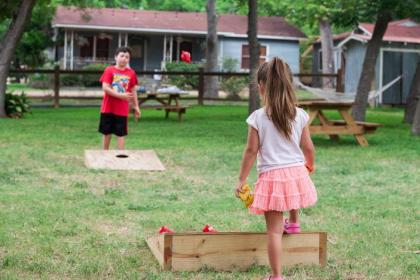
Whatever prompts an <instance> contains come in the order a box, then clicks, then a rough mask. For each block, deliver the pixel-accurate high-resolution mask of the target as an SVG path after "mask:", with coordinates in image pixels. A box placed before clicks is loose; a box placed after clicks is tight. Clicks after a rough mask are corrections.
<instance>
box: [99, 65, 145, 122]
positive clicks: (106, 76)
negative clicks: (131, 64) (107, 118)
mask: <svg viewBox="0 0 420 280" xmlns="http://www.w3.org/2000/svg"><path fill="white" fill-rule="evenodd" d="M99 81H101V82H102V83H107V84H110V85H111V87H112V89H113V90H114V91H115V92H117V93H125V92H131V90H132V89H133V87H134V86H136V85H137V75H136V72H134V70H133V69H131V68H128V67H126V68H125V69H124V70H120V69H118V68H117V67H116V66H108V67H107V68H105V70H104V73H103V74H102V76H101V78H100V79H99ZM128 112H129V103H128V101H126V100H122V99H119V98H116V97H113V96H110V95H108V94H107V93H106V92H104V99H103V100H102V106H101V113H112V114H114V115H117V116H123V117H126V116H128Z"/></svg>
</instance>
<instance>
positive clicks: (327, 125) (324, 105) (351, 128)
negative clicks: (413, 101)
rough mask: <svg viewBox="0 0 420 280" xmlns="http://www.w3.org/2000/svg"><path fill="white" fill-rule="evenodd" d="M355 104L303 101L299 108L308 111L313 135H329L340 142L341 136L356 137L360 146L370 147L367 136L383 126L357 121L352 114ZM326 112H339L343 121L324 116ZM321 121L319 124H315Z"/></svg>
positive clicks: (300, 102) (299, 103)
mask: <svg viewBox="0 0 420 280" xmlns="http://www.w3.org/2000/svg"><path fill="white" fill-rule="evenodd" d="M353 104H354V102H330V101H321V100H303V101H299V102H298V106H300V107H303V108H305V109H307V110H308V114H309V125H310V126H309V129H310V132H311V133H312V134H324V135H328V136H329V137H330V139H332V140H339V135H354V137H355V138H356V141H357V143H359V145H360V146H368V145H369V144H368V141H367V140H366V138H365V134H368V133H374V132H375V130H376V129H377V128H378V127H380V126H382V125H381V124H378V123H368V122H359V121H355V120H354V119H353V117H352V116H351V114H350V110H351V107H352V106H353ZM326 110H333V111H338V112H339V113H340V115H341V117H342V118H343V119H342V120H330V119H328V118H327V117H326V115H325V114H324V111H326ZM316 119H319V123H316V122H314V121H315V120H316Z"/></svg>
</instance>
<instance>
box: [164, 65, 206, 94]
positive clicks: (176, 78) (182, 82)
mask: <svg viewBox="0 0 420 280" xmlns="http://www.w3.org/2000/svg"><path fill="white" fill-rule="evenodd" d="M200 67H202V64H199V63H185V62H171V63H166V70H167V71H177V72H183V71H185V72H198V69H199V68H200ZM168 79H169V83H171V84H174V85H176V86H177V87H179V88H181V89H187V88H192V89H197V88H198V76H197V75H194V76H191V75H170V76H169V77H168Z"/></svg>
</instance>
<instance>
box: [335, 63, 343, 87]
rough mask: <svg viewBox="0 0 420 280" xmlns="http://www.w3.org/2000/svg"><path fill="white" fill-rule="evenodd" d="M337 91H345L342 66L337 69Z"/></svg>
mask: <svg viewBox="0 0 420 280" xmlns="http://www.w3.org/2000/svg"><path fill="white" fill-rule="evenodd" d="M335 91H336V92H344V84H343V69H342V68H340V69H338V70H337V81H336V85H335Z"/></svg>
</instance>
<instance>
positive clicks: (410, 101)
mask: <svg viewBox="0 0 420 280" xmlns="http://www.w3.org/2000/svg"><path fill="white" fill-rule="evenodd" d="M418 98H420V60H419V62H418V63H417V67H416V73H415V74H414V78H413V81H412V82H411V89H410V95H409V96H408V98H407V104H406V106H405V113H404V121H405V122H406V123H410V124H411V123H413V119H414V113H415V112H416V107H417V103H419V101H418Z"/></svg>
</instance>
